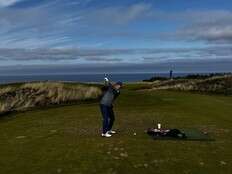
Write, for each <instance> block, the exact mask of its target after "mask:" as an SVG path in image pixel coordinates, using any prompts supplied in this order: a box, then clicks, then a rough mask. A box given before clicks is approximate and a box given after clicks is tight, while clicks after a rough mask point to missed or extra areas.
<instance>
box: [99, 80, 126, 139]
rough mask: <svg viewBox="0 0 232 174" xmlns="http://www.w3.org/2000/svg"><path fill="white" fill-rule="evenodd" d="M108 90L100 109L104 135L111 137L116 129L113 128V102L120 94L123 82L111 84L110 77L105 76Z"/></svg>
mask: <svg viewBox="0 0 232 174" xmlns="http://www.w3.org/2000/svg"><path fill="white" fill-rule="evenodd" d="M105 84H107V87H108V88H107V90H106V92H105V93H104V95H103V97H102V99H101V101H100V109H101V113H102V117H103V128H102V137H107V138H108V137H111V136H112V134H115V133H116V131H113V130H112V127H113V124H114V119H115V118H114V111H113V102H114V100H115V99H116V98H117V97H118V96H119V94H120V88H121V87H122V82H117V83H115V84H113V85H112V84H111V83H110V82H109V79H108V78H105Z"/></svg>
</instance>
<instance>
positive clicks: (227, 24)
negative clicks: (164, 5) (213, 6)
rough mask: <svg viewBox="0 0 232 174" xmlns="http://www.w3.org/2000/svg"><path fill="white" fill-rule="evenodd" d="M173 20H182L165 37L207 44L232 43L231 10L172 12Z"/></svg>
mask: <svg viewBox="0 0 232 174" xmlns="http://www.w3.org/2000/svg"><path fill="white" fill-rule="evenodd" d="M172 17H173V19H174V20H181V21H183V25H182V26H181V27H178V28H177V30H176V32H173V33H172V34H170V35H167V37H166V38H168V37H169V36H170V38H172V36H173V38H174V39H178V40H189V41H205V42H206V43H209V44H225V43H232V12H231V11H228V10H205V11H185V12H181V13H177V14H173V16H172Z"/></svg>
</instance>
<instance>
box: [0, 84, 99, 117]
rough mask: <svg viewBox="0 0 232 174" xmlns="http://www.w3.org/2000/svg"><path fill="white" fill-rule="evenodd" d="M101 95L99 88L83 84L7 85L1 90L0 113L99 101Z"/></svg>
mask: <svg viewBox="0 0 232 174" xmlns="http://www.w3.org/2000/svg"><path fill="white" fill-rule="evenodd" d="M100 95H101V90H100V89H99V88H98V87H95V86H89V85H83V84H66V83H58V82H38V83H26V84H21V85H17V86H13V85H7V86H4V87H1V88H0V113H4V112H9V111H21V110H27V109H29V108H34V107H38V106H49V105H56V104H65V103H70V102H77V101H85V100H91V99H97V98H98V97H99V96H100Z"/></svg>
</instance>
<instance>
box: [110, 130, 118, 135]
mask: <svg viewBox="0 0 232 174" xmlns="http://www.w3.org/2000/svg"><path fill="white" fill-rule="evenodd" d="M108 133H109V134H116V131H114V130H110V131H108Z"/></svg>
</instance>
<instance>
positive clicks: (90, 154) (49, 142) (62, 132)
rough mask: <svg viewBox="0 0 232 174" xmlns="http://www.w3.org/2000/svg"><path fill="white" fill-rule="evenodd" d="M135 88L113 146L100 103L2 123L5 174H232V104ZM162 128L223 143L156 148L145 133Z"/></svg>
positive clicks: (123, 103)
mask: <svg viewBox="0 0 232 174" xmlns="http://www.w3.org/2000/svg"><path fill="white" fill-rule="evenodd" d="M131 88H132V86H130V89H131ZM134 88H136V87H134ZM134 88H133V89H134ZM128 89H129V88H128ZM128 89H125V90H123V91H122V95H121V96H120V97H119V98H118V100H117V102H116V104H115V112H116V123H115V128H116V129H117V130H118V132H119V133H118V134H117V135H115V136H113V137H112V138H110V139H106V138H101V137H100V136H99V135H100V129H101V115H100V112H99V108H98V104H97V103H90V104H80V105H73V106H65V107H58V108H48V109H41V110H34V111H28V112H24V113H17V114H11V115H8V116H5V117H2V118H0V132H1V134H0V173H3V174H6V173H7V174H32V173H33V174H53V173H54V174H55V173H65V174H78V173H102V174H105V173H114V174H124V173H126V174H129V173H133V174H134V173H135V174H136V173H138V174H141V173H157V174H159V173H162V174H180V173H191V174H195V173H197V174H206V173H210V174H214V173H215V174H230V173H231V171H232V164H231V159H232V150H231V147H232V138H231V131H232V109H231V107H232V97H225V96H209V95H199V94H191V93H184V92H174V91H171V92H169V91H152V92H144V91H143V92H140V91H134V90H128ZM157 122H161V123H162V125H163V126H164V127H170V128H197V129H201V130H206V131H208V132H209V134H210V135H211V136H212V137H213V138H214V139H215V141H212V142H195V141H193V142H191V141H187V142H186V141H154V140H152V139H151V138H150V137H148V136H147V135H146V134H145V133H144V131H145V130H146V129H147V128H149V127H153V126H154V123H157ZM134 133H136V136H134Z"/></svg>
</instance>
